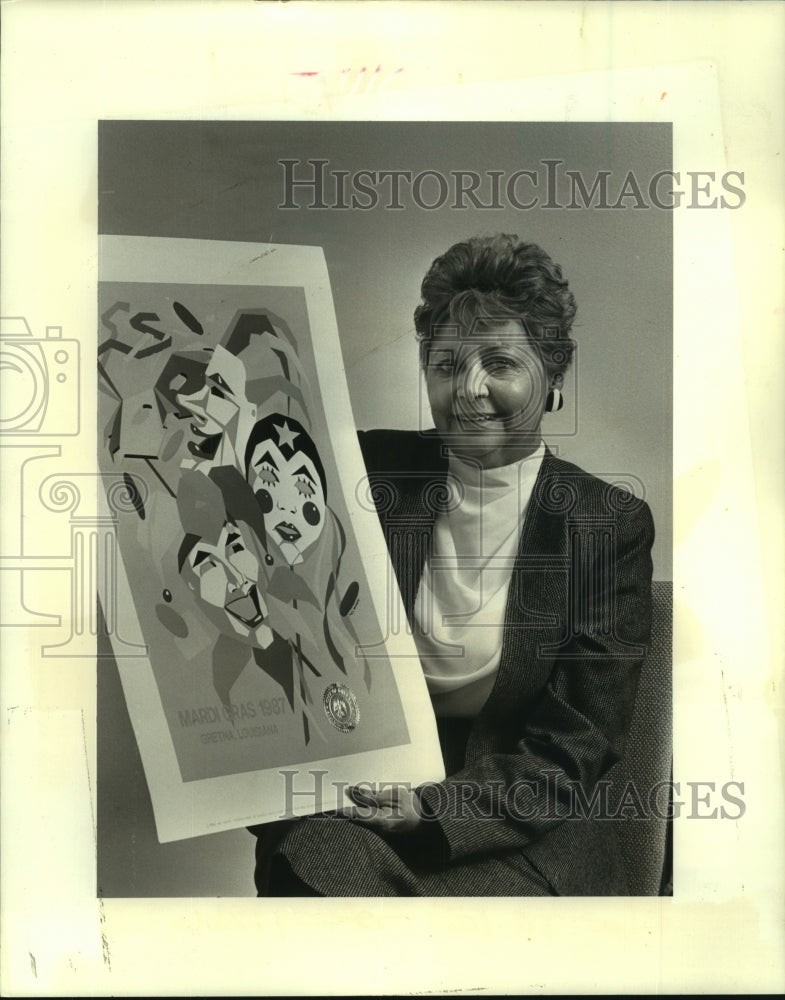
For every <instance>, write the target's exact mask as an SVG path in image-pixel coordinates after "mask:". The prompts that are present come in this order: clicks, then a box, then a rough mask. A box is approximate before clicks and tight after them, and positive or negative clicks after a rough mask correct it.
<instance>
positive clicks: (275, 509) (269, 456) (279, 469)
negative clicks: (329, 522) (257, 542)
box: [246, 413, 326, 566]
mask: <svg viewBox="0 0 785 1000" xmlns="http://www.w3.org/2000/svg"><path fill="white" fill-rule="evenodd" d="M246 468H247V477H248V482H249V483H250V485H251V487H252V489H253V491H254V494H255V495H256V499H257V501H258V503H259V507H260V509H261V511H262V514H263V515H264V527H265V532H266V534H267V539H268V544H269V543H270V542H271V541H272V542H274V543H275V544H276V545H277V547H278V548H279V549H280V551H281V554H282V556H283V557H284V559H285V560H286V562H287V563H288V564H289V565H290V566H295V565H297V563H300V562H302V560H303V556H304V555H305V554H306V553H307V551H308V550H309V549H310V548H311V546H312V545H313V544H314V543H315V542H316V541H317V539H318V538H319V536H320V535H321V533H322V529H323V528H324V520H325V511H326V500H325V476H324V468H323V466H322V462H321V459H320V458H319V453H318V451H317V450H316V446H315V444H314V443H313V441H312V440H311V438H310V436H309V435H308V433H307V431H306V430H305V428H304V427H303V426H302V424H300V423H299V422H298V421H297V420H294V419H293V418H292V417H287V416H284V415H283V414H278V413H275V414H272V415H271V416H269V417H265V418H264V420H261V421H259V423H257V424H256V426H255V427H254V429H253V431H252V432H251V436H250V439H249V442H248V448H247V450H246Z"/></svg>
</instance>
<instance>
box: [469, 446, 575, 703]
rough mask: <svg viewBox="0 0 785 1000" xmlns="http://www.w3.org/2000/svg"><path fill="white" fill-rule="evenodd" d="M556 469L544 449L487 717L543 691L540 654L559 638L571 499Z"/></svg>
mask: <svg viewBox="0 0 785 1000" xmlns="http://www.w3.org/2000/svg"><path fill="white" fill-rule="evenodd" d="M558 466H559V462H558V459H556V458H554V456H553V454H552V453H551V452H550V451H549V450H548V449H547V448H546V450H545V456H544V457H543V460H542V465H541V466H540V471H539V473H538V475H537V479H536V480H535V483H534V488H533V490H532V495H531V498H530V500H529V504H528V507H527V510H526V515H525V517H524V522H523V527H522V529H521V538H520V542H519V544H518V553H517V556H516V560H515V567H514V569H513V572H512V577H511V580H510V589H509V592H508V596H507V607H506V613H505V626H504V637H503V640H502V651H501V659H500V662H499V673H498V676H497V679H496V684H495V685H494V688H493V691H492V692H491V696H490V697H489V699H488V702H487V704H486V709H488V710H490V711H491V712H492V711H493V707H494V705H495V704H499V705H502V704H505V703H507V704H509V699H510V698H514V699H515V700H516V701H520V700H521V698H523V699H524V700H525V699H526V697H527V695H530V694H532V693H534V692H536V691H538V690H540V689H541V688H542V686H543V684H544V682H545V679H546V678H547V676H548V674H549V673H550V671H551V669H552V665H553V655H552V654H551V653H544V652H543V651H542V650H543V647H545V646H547V645H549V644H553V643H555V642H556V641H557V640H558V638H559V637H560V636H561V635H562V633H563V628H564V613H565V612H566V608H567V580H568V559H569V554H568V551H567V531H566V524H567V513H568V510H569V503H568V502H567V501H568V499H569V498H568V495H567V493H566V492H565V490H564V488H563V487H564V484H563V477H561V476H560V473H559V468H558ZM560 482H561V483H562V488H560V486H559V484H560ZM566 489H567V490H569V487H567V488H566Z"/></svg>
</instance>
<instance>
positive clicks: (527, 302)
mask: <svg viewBox="0 0 785 1000" xmlns="http://www.w3.org/2000/svg"><path fill="white" fill-rule="evenodd" d="M421 295H422V302H421V303H420V305H418V306H417V308H416V309H415V311H414V325H415V329H416V331H417V340H418V341H419V343H420V362H421V364H422V365H423V366H425V364H426V362H427V356H428V345H429V343H430V341H431V340H432V339H433V337H434V336H435V335H436V332H437V330H438V328H439V327H447V326H457V327H459V328H460V329H461V330H467V331H470V332H471V331H473V330H476V329H484V328H487V327H488V326H489V325H492V324H493V323H494V322H500V321H501V322H504V321H506V320H509V319H512V318H514V319H520V320H522V321H523V323H524V326H525V328H526V331H527V333H528V336H529V339H530V341H531V342H532V344H533V345H534V346H535V347H536V348H537V349H538V351H539V353H540V356H541V357H542V359H543V363H544V364H545V367H546V369H547V370H548V374H549V375H551V376H553V375H559V374H563V373H564V372H565V371H566V369H567V367H568V366H569V364H570V361H571V360H572V354H573V349H574V343H573V341H572V340H571V339H570V336H569V334H570V330H571V329H572V324H573V320H574V319H575V312H576V306H575V299H574V298H573V295H572V292H571V291H570V289H569V285H568V284H567V281H566V279H565V278H563V277H562V271H561V267H559V265H558V264H556V263H554V262H553V261H552V260H551V258H550V257H549V256H548V254H547V253H545V251H544V250H543V249H542V248H541V247H539V246H538V245H537V244H536V243H526V242H524V241H523V240H521V239H520V238H519V237H518V236H513V235H510V234H507V233H499V234H498V235H496V236H473V237H471V238H470V239H468V240H464V241H463V242H461V243H456V244H455V245H454V246H451V247H450V249H449V250H447V251H446V252H445V253H443V254H442V255H441V256H440V257H437V258H436V260H435V261H434V262H433V264H431V266H430V268H429V269H428V273H427V274H426V275H425V277H424V278H423V282H422V287H421Z"/></svg>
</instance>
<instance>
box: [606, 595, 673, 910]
mask: <svg viewBox="0 0 785 1000" xmlns="http://www.w3.org/2000/svg"><path fill="white" fill-rule="evenodd" d="M672 635H673V584H672V583H671V582H670V581H655V582H654V583H653V584H652V623H651V643H650V646H649V651H648V653H647V655H646V659H645V661H644V663H643V666H642V668H641V676H640V682H639V685H638V692H637V696H636V700H635V711H634V714H633V720H632V726H631V727H630V732H629V735H628V738H627V745H626V749H625V753H624V756H623V758H622V759H621V761H619V763H618V764H617V765H616V766H615V767H614V769H613V771H612V772H611V777H612V786H611V790H610V793H611V794H610V802H611V806H612V808H613V809H618V808H619V806H620V805H627V806H629V808H628V809H625V810H624V813H625V815H627V816H628V817H629V818H628V819H625V820H623V821H619V822H618V825H617V833H618V838H619V842H620V845H621V850H622V856H623V858H624V865H625V869H626V872H627V882H628V885H629V892H630V895H631V896H657V895H660V894H661V893H662V892H663V891H664V890H665V887H666V886H667V885H668V883H669V879H670V871H669V869H670V865H671V857H670V854H671V851H670V844H671V841H670V837H671V830H670V826H671V824H670V822H669V821H668V820H667V819H666V818H665V815H664V814H665V813H666V812H667V810H668V807H669V796H668V787H667V783H668V782H670V781H671V778H672V772H673V725H672V722H673V705H672V697H673V682H672V665H673V657H672V641H671V640H672ZM638 803H640V805H641V806H642V808H643V811H644V813H645V816H644V817H643V818H641V815H640V809H639V808H638Z"/></svg>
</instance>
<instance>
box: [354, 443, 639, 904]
mask: <svg viewBox="0 0 785 1000" xmlns="http://www.w3.org/2000/svg"><path fill="white" fill-rule="evenodd" d="M360 444H361V446H362V451H363V456H364V459H365V463H366V467H367V470H368V476H369V480H370V484H371V490H372V495H373V497H374V502H375V503H376V506H377V510H378V513H379V518H380V520H381V524H382V528H383V530H384V534H385V538H386V541H387V545H388V548H389V551H390V556H391V560H392V564H393V567H394V569H395V573H396V575H397V578H398V583H399V585H400V589H401V594H402V598H403V603H404V606H405V608H406V612H407V614H408V615H409V618H410V620H411V617H412V613H413V607H414V601H415V597H416V594H417V588H418V586H419V581H420V577H421V575H422V572H423V567H424V564H425V559H426V556H427V554H428V551H429V547H430V544H431V537H432V532H433V525H434V521H435V518H436V516H437V515H438V513H439V512H440V511H441V510H443V509H444V506H445V504H449V503H451V502H453V501H454V498H451V497H450V496H449V492H448V486H447V479H446V473H447V457H446V450H445V448H444V446H443V445H442V443H441V441H440V439H439V438H438V436H437V434H436V432H426V433H425V434H421V433H418V432H407V431H388V430H376V431H367V432H365V433H361V434H360ZM653 540H654V526H653V523H652V518H651V513H650V511H649V508H648V506H647V505H646V503H645V502H643V501H642V500H639V499H637V498H635V497H633V496H632V495H631V494H630V493H628V492H626V491H624V490H620V489H618V488H616V487H614V486H611V485H609V484H607V483H605V482H604V481H602V480H600V479H598V478H596V477H595V476H591V475H589V474H588V473H586V472H584V471H582V470H581V469H579V468H578V467H577V466H575V465H572V464H571V463H569V462H564V461H562V460H560V459H558V458H556V457H554V455H553V454H552V453H551V452H550V451H549V450H547V449H546V455H545V457H544V459H543V462H542V466H541V468H540V472H539V475H538V477H537V480H536V482H535V485H534V489H533V492H532V496H531V500H530V502H529V506H528V509H527V513H526V516H525V519H524V523H523V525H522V530H521V539H520V545H519V549H518V554H517V558H516V563H515V568H514V570H513V573H512V579H511V584H510V588H509V595H508V600H507V610H506V616H505V629H504V639H503V643H502V650H501V660H500V664H499V672H498V676H497V679H496V682H495V686H494V688H493V690H492V692H491V694H490V696H489V698H488V701H487V703H486V704H485V706H484V707H483V709H482V711H481V712H480V714H479V715H478V716H477V717H476V719H474V720H473V721H472V722H471V723H470V724H469V725H467V726H466V727H465V728H466V730H467V734H468V736H467V738H466V740H465V743H464V742H463V741H461V742H459V746H458V751H457V755H456V754H455V752H454V749H455V748H454V746H453V747H452V748H451V747H449V746H447V747H446V749H447V751H448V753H447V754H446V757H449V756H452V757H453V758H455V759H452V760H450V759H447V760H446V766H447V774H448V777H447V778H446V780H445V781H444V782H441V783H439V784H438V785H434V786H429V787H426V788H424V789H423V790H422V792H421V799H422V802H423V805H424V808H425V809H426V811H427V812H428V813H429V814H430V815H431V816H432V817H434V818H435V819H436V821H438V826H439V829H440V831H441V835H442V836H443V838H444V841H445V842H446V854H447V858H448V861H449V864H450V866H451V867H452V868H453V869H454V870H456V866H457V867H458V868H459V867H460V866H461V865H469V866H478V865H479V866H482V864H483V861H484V859H487V858H489V857H491V856H494V857H496V858H499V857H502V858H504V859H505V867H504V871H505V872H507V874H506V875H505V876H504V877H505V878H507V879H508V883H509V884H508V885H507V887H506V888H505V887H501V888H500V887H499V886H494V887H493V890H492V894H505V893H508V894H510V895H514V894H516V892H518V891H523V890H521V888H520V886H518V884H517V881H516V870H517V869H518V868H520V871H521V878H523V872H524V869H526V868H529V866H530V865H533V866H534V867H535V868H536V869H537V871H538V872H540V873H541V874H542V875H544V877H545V878H546V879H547V881H548V883H549V884H550V885H551V886H552V887H553V889H554V890H555V892H557V893H558V894H560V895H620V894H624V893H625V892H626V884H625V881H624V875H623V870H622V864H621V857H620V854H619V850H618V847H617V843H616V836H615V829H614V827H615V823H614V822H613V821H612V820H609V819H607V818H603V817H602V816H599V817H594V818H592V817H591V816H590V813H591V812H592V807H591V796H592V794H596V793H597V792H598V791H599V792H601V791H602V782H601V779H602V778H603V776H604V775H606V774H607V772H608V770H609V769H610V768H611V767H612V766H613V765H614V764H615V763H616V762H617V761H618V760H619V759H620V757H621V755H622V753H623V751H624V741H625V736H626V733H627V730H628V728H629V725H630V721H631V718H632V711H633V707H634V702H635V691H636V687H637V682H638V674H639V669H640V666H641V663H642V661H643V658H644V655H645V652H646V645H647V643H648V639H649V629H650V619H651V575H652V564H651V556H650V552H651V546H652V543H653ZM443 728H445V730H446V731H448V730H449V726H448V727H443ZM598 782H600V784H599V785H598ZM597 801H598V802H599V803H600V806H599V807H600V808H601V804H602V799H601V798H600V799H599V800H597ZM494 871H495V872H496V874H495V875H494V878H497V879H498V865H497V866H495V868H494ZM489 894H491V892H490V891H489Z"/></svg>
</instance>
